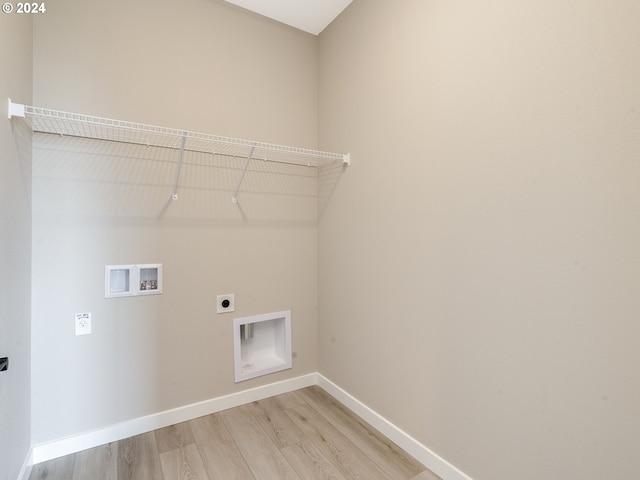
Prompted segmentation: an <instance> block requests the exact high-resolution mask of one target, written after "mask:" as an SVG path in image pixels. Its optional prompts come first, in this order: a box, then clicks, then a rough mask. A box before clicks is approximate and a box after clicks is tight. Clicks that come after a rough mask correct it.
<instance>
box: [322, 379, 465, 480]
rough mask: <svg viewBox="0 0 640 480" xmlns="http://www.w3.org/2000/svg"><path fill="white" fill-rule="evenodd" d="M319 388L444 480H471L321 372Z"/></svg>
mask: <svg viewBox="0 0 640 480" xmlns="http://www.w3.org/2000/svg"><path fill="white" fill-rule="evenodd" d="M316 385H318V386H319V387H320V388H322V389H323V390H324V391H325V392H327V393H328V394H330V395H331V396H332V397H334V398H335V399H336V400H338V401H340V402H341V403H342V404H344V406H346V407H347V408H348V409H349V410H351V411H352V412H353V413H355V414H356V415H358V416H359V417H360V418H362V419H363V420H364V421H366V422H367V423H369V424H370V425H371V426H372V427H374V428H375V429H376V430H378V431H379V432H380V433H382V434H383V435H384V436H385V437H387V438H388V439H389V440H391V441H392V442H394V443H395V444H396V445H398V446H399V447H400V448H402V449H403V450H404V451H405V452H407V453H408V454H410V455H411V456H412V457H413V458H415V459H416V460H418V461H419V462H420V463H422V464H423V465H424V466H425V467H427V468H428V469H429V470H431V471H432V472H433V473H435V474H436V475H438V476H439V477H440V478H442V479H443V480H472V478H471V477H470V476H468V475H466V474H465V473H463V472H462V471H460V470H459V469H457V468H456V467H455V466H453V465H452V464H450V463H449V462H447V461H446V460H445V459H444V458H442V457H441V456H439V455H438V454H436V453H435V452H433V451H432V450H430V449H429V448H427V447H425V446H424V445H422V444H421V443H420V442H418V441H417V440H416V439H415V438H413V437H412V436H411V435H409V434H408V433H406V432H405V431H403V430H401V429H400V428H398V427H397V426H395V425H394V424H393V423H391V422H390V421H389V420H387V419H386V418H384V417H383V416H381V415H379V414H378V413H376V412H375V411H373V410H372V409H370V408H369V407H367V406H366V405H365V404H364V403H362V402H361V401H360V400H358V399H357V398H355V397H353V396H352V395H350V394H349V393H347V392H346V391H345V390H343V389H342V388H340V387H339V386H337V385H336V384H335V383H333V382H332V381H330V380H329V379H327V378H325V377H324V376H322V375H320V374H318V379H317V383H316Z"/></svg>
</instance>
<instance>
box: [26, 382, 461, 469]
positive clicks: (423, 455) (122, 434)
mask: <svg viewBox="0 0 640 480" xmlns="http://www.w3.org/2000/svg"><path fill="white" fill-rule="evenodd" d="M312 385H317V386H319V387H320V388H322V389H323V390H325V391H326V392H327V393H329V394H330V395H332V396H333V397H335V398H336V399H337V400H339V401H340V402H342V403H343V404H344V405H345V406H346V407H347V408H349V409H350V410H351V411H353V412H354V413H355V414H356V415H358V416H360V417H361V418H362V419H363V420H365V421H366V422H368V423H369V424H371V426H373V427H374V428H376V429H377V430H379V431H380V432H381V433H382V434H383V435H385V436H386V437H387V438H389V439H390V440H391V441H393V442H394V443H396V444H397V445H398V446H399V447H401V448H402V449H404V450H405V451H406V452H407V453H409V454H410V455H412V456H413V457H414V458H415V459H416V460H418V461H419V462H420V463H422V464H423V465H424V466H425V467H427V468H428V469H430V470H432V471H433V472H434V473H435V474H436V475H438V476H439V477H441V478H442V479H443V480H472V479H471V477H469V476H468V475H466V474H464V473H463V472H461V471H460V470H459V469H457V468H456V467H454V466H453V465H451V464H450V463H449V462H447V461H446V460H445V459H443V458H442V457H440V456H439V455H437V454H436V453H435V452H433V451H431V450H430V449H428V448H427V447H425V446H424V445H422V444H421V443H420V442H418V441H417V440H416V439H414V438H413V437H411V436H410V435H409V434H407V433H406V432H404V431H403V430H401V429H400V428H398V427H396V426H395V425H394V424H392V423H391V422H389V421H388V420H387V419H385V418H384V417H382V416H381V415H379V414H378V413H376V412H375V411H373V410H372V409H370V408H369V407H367V406H366V405H365V404H364V403H362V402H360V401H359V400H358V399H356V398H355V397H353V396H352V395H350V394H349V393H347V392H346V391H345V390H343V389H342V388H340V387H339V386H337V385H336V384H335V383H333V382H331V381H330V380H329V379H327V378H326V377H324V376H323V375H321V374H319V373H310V374H307V375H303V376H300V377H296V378H292V379H290V380H283V381H281V382H276V383H270V384H268V385H263V386H261V387H256V388H252V389H249V390H244V391H242V392H238V393H232V394H229V395H225V396H222V397H217V398H213V399H211V400H205V401H203V402H198V403H194V404H191V405H186V406H184V407H179V408H175V409H172V410H167V411H164V412H160V413H156V414H153V415H148V416H145V417H140V418H135V419H133V420H129V421H126V422H122V423H119V424H116V425H111V426H109V427H105V428H101V429H98V430H94V431H91V432H85V433H81V434H79V435H74V436H71V437H67V438H62V439H59V440H54V441H51V442H47V443H42V444H39V445H34V446H33V447H32V449H31V453H30V456H29V458H28V460H29V465H28V468H23V474H22V475H21V476H20V477H19V478H18V480H27V478H28V472H30V471H31V468H30V466H31V465H35V464H37V463H40V462H45V461H47V460H51V459H54V458H58V457H62V456H64V455H69V454H71V453H76V452H80V451H82V450H86V449H88V448H93V447H97V446H99V445H104V444H105V443H110V442H115V441H117V440H122V439H123V438H128V437H132V436H134V435H139V434H141V433H146V432H150V431H152V430H156V429H158V428H164V427H168V426H169V425H174V424H176V423H180V422H185V421H187V420H191V419H193V418H198V417H202V416H204V415H210V414H212V413H216V412H220V411H222V410H227V409H229V408H233V407H238V406H240V405H244V404H247V403H251V402H255V401H256V400H262V399H263V398H268V397H272V396H274V395H280V394H282V393H287V392H291V391H293V390H298V389H300V388H305V387H309V386H312ZM24 472H27V473H26V476H25V474H24Z"/></svg>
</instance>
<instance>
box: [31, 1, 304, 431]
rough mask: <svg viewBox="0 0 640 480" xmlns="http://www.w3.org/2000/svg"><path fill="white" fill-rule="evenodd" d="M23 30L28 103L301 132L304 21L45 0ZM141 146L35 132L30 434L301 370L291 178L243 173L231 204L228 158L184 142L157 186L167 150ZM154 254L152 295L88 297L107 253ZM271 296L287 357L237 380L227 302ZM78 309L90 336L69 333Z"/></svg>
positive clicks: (93, 423) (298, 206) (300, 189)
mask: <svg viewBox="0 0 640 480" xmlns="http://www.w3.org/2000/svg"><path fill="white" fill-rule="evenodd" d="M34 28H35V36H34V42H35V45H34V79H35V81H34V103H35V104H36V105H38V106H45V107H50V108H54V109H58V110H66V111H73V112H80V113H87V114H91V115H98V116H104V117H112V118H119V119H124V120H130V121H137V122H143V123H148V124H153V125H160V126H168V127H174V128H180V129H187V130H191V131H199V132H205V133H212V134H218V135H225V136H234V137H242V138H248V139H253V140H259V141H264V142H272V143H280V144H289V145H296V146H301V147H307V148H316V147H317V145H316V140H317V139H316V136H317V102H316V93H317V39H316V38H315V37H313V36H310V35H307V34H304V33H302V32H300V31H297V30H294V29H291V28H289V27H285V26H283V25H281V24H278V23H275V22H271V21H269V20H266V19H264V18H261V17H258V16H254V15H250V14H247V13H246V12H244V11H241V10H240V9H237V8H235V7H230V6H228V5H227V4H225V3H224V2H222V1H211V0H187V1H181V2H170V1H167V0H162V1H140V2H128V1H126V0H120V1H116V2H97V1H90V2H77V1H72V0H64V1H63V0H61V1H59V2H56V5H55V8H54V7H53V6H52V7H50V8H49V9H48V11H47V14H46V15H43V16H39V17H37V18H36V21H35V27H34ZM61 140H62V142H61ZM152 150H153V149H146V148H145V147H142V149H136V148H133V147H130V146H118V147H115V149H114V147H113V146H106V145H103V144H100V143H95V142H87V141H73V140H68V139H60V138H59V137H56V136H48V137H43V138H40V137H39V138H37V139H36V140H35V143H34V175H33V177H34V178H33V213H34V220H33V385H34V387H33V441H34V443H39V442H44V441H48V440H53V439H57V438H61V437H64V436H66V435H72V434H77V433H80V432H84V431H87V430H91V429H95V428H100V427H103V426H108V425H112V424H115V423H117V422H120V421H125V420H128V419H132V418H136V417H140V416H144V415H149V414H153V413H155V412H160V411H164V410H167V409H171V408H174V407H179V406H184V405H188V404H191V403H194V402H198V401H202V400H206V399H210V398H214V397H217V396H221V395H224V394H229V393H232V392H236V391H240V390H244V389H247V388H251V387H255V386H258V385H262V384H266V383H271V382H275V381H278V380H283V379H286V378H292V377H296V376H299V375H302V374H306V373H309V372H314V371H316V370H317V342H316V338H317V311H316V310H317V228H316V222H315V215H316V206H317V205H316V204H317V202H316V200H315V199H309V197H308V193H309V188H310V187H309V183H308V182H307V180H306V179H305V178H303V177H302V176H301V175H300V174H299V172H298V171H289V170H285V171H284V172H279V174H278V175H273V174H271V173H269V174H267V175H263V176H259V175H258V176H255V175H253V174H247V180H246V182H245V184H244V185H243V190H242V191H241V192H240V204H239V205H234V204H232V202H231V192H232V191H233V188H234V187H235V182H236V180H237V179H238V178H239V175H240V174H239V170H237V168H238V165H242V162H241V161H240V162H239V163H238V162H236V167H231V166H228V165H226V164H220V165H219V168H210V167H208V166H206V165H211V164H212V163H214V162H217V161H218V160H215V159H212V158H208V157H207V158H203V157H202V156H188V157H187V158H186V160H188V161H189V162H190V164H189V165H186V166H185V169H184V171H183V172H182V176H181V189H180V190H179V200H177V201H176V202H173V201H171V200H170V199H169V197H170V194H171V192H172V183H173V180H174V167H175V160H176V152H171V151H169V152H167V151H165V152H161V153H159V154H158V155H159V156H155V157H154V155H155V154H154V153H153V152H152ZM156 153H157V152H156ZM150 157H154V158H156V160H154V161H152V160H149V158H150ZM158 160H159V161H158ZM221 167H224V168H221ZM274 168H275V167H274ZM305 171H306V167H305ZM311 185H313V184H311ZM260 192H266V193H260ZM272 192H278V194H273V193H272ZM155 262H159V263H162V264H163V266H164V294H163V295H162V296H153V297H145V298H124V299H105V298H104V266H105V265H106V264H128V263H155ZM226 293H234V294H235V295H236V312H235V314H225V315H216V313H215V305H216V302H215V296H216V295H218V294H226ZM285 309H291V310H292V334H293V351H294V360H293V369H291V370H288V371H285V372H281V373H277V374H273V375H270V376H267V377H261V378H258V379H255V380H250V381H247V382H244V383H241V384H235V383H234V371H233V336H232V320H233V318H235V317H241V316H246V315H252V314H260V313H268V312H273V311H280V310H285ZM80 312H91V313H92V314H93V334H91V335H88V336H83V337H75V336H74V328H73V325H74V324H73V317H74V314H75V313H80Z"/></svg>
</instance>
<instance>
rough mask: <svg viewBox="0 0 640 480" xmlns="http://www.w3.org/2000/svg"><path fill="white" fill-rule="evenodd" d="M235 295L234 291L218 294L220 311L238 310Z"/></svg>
mask: <svg viewBox="0 0 640 480" xmlns="http://www.w3.org/2000/svg"><path fill="white" fill-rule="evenodd" d="M234 297H235V295H234V294H233V293H228V294H226V295H218V296H217V297H216V298H217V305H218V309H217V311H218V313H227V312H235V310H236V302H235V298H234Z"/></svg>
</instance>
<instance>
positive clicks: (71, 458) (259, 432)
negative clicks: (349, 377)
mask: <svg viewBox="0 0 640 480" xmlns="http://www.w3.org/2000/svg"><path fill="white" fill-rule="evenodd" d="M29 480H440V479H439V477H437V476H436V475H434V474H433V473H432V472H430V471H429V470H427V469H426V468H425V467H424V466H423V465H421V464H420V463H418V462H417V461H416V460H414V459H413V458H411V457H410V456H409V455H407V454H406V453H405V452H404V451H402V450H401V449H400V448H399V447H397V446H396V445H395V444H394V443H392V442H391V441H389V440H388V439H387V438H385V437H384V436H382V435H381V434H380V433H379V432H378V431H376V430H375V429H373V428H372V427H371V426H370V425H368V424H367V423H365V422H364V421H363V420H362V419H360V418H359V417H357V416H356V415H354V414H353V413H352V412H351V411H350V410H349V409H347V408H346V407H345V406H344V405H342V404H341V403H340V402H338V401H337V400H336V399H335V398H333V397H332V396H330V395H329V394H328V393H326V392H325V391H324V390H322V389H321V388H319V387H308V388H304V389H301V390H296V391H295V392H290V393H286V394H283V395H278V396H275V397H271V398H267V399H264V400H259V401H257V402H253V403H250V404H247V405H242V406H240V407H236V408H232V409H229V410H225V411H223V412H218V413H215V414H212V415H208V416H206V417H201V418H196V419H194V420H190V421H188V422H184V423H180V424H178V425H172V426H170V427H166V428H162V429H160V430H156V431H154V432H149V433H145V434H142V435H137V436H135V437H131V438H126V439H124V440H120V441H118V442H113V443H109V444H107V445H102V446H100V447H96V448H92V449H90V450H85V451H83V452H79V453H76V454H73V455H68V456H66V457H62V458H57V459H55V460H51V461H48V462H43V463H40V464H38V465H35V466H34V467H33V470H32V472H31V476H30V477H29Z"/></svg>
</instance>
